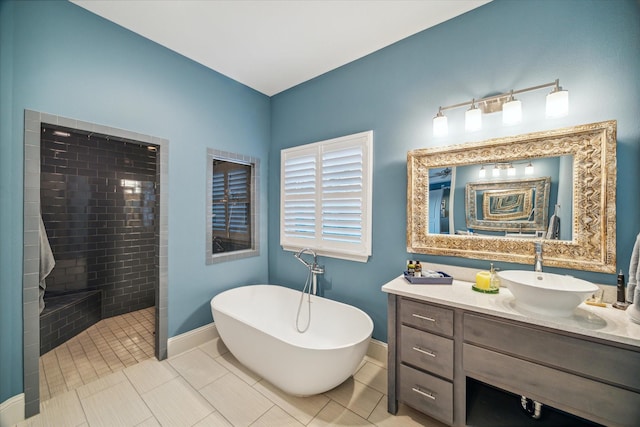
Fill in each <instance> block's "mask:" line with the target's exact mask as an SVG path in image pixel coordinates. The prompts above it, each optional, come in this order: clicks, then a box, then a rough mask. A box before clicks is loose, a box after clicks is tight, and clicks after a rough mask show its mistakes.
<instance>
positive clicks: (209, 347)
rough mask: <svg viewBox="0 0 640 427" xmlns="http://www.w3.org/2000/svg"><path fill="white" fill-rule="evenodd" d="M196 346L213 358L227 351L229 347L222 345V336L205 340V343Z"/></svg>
mask: <svg viewBox="0 0 640 427" xmlns="http://www.w3.org/2000/svg"><path fill="white" fill-rule="evenodd" d="M198 348H199V349H200V350H202V351H204V352H205V353H207V354H208V355H209V356H211V357H213V358H214V359H215V358H216V357H218V356H222V355H223V354H225V353H228V352H229V349H228V348H227V346H226V345H224V342H222V338H220V337H217V338H214V339H212V340H211V341H207V342H206V343H204V344H202V345H200V346H199V347H198Z"/></svg>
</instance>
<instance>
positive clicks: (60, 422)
mask: <svg viewBox="0 0 640 427" xmlns="http://www.w3.org/2000/svg"><path fill="white" fill-rule="evenodd" d="M143 317H144V316H143ZM145 321H146V317H144V319H143V322H142V323H144V322H145ZM114 323H115V324H116V325H120V329H121V330H122V331H120V332H117V331H113V329H112V328H113V325H110V327H109V329H110V330H111V331H112V332H113V335H114V336H115V337H117V336H119V335H120V336H121V337H124V335H126V336H127V337H128V338H129V340H127V339H126V338H125V341H128V342H129V343H131V342H134V343H135V344H136V346H137V347H139V348H140V351H141V353H139V352H137V351H136V350H133V351H129V354H130V356H126V355H125V354H124V353H122V354H118V352H117V351H115V350H114V354H115V356H114V355H111V356H108V357H102V361H99V363H98V364H94V363H91V365H92V366H94V367H93V368H92V369H93V371H92V370H91V369H89V368H87V367H84V365H83V364H82V363H78V362H74V363H75V364H76V365H78V364H80V365H81V367H79V368H78V374H77V375H76V376H75V377H73V378H72V379H70V380H67V379H64V384H65V385H64V387H66V388H67V391H63V388H64V387H63V386H59V387H58V388H56V387H53V389H54V390H57V392H56V393H55V395H54V396H53V397H51V398H50V399H48V400H44V399H43V402H42V404H41V413H40V414H39V415H36V416H35V417H32V418H29V419H28V420H26V421H23V422H22V423H19V424H18V426H19V427H23V426H82V427H84V426H91V427H93V426H109V427H111V426H141V427H142V426H179V427H183V426H195V427H205V426H214V427H215V426H255V427H259V426H260V427H261V426H274V427H282V426H329V425H331V426H380V427H391V426H427V427H441V426H443V424H441V423H439V422H437V421H434V420H433V419H431V418H428V417H426V416H424V415H422V414H420V413H418V412H416V411H414V410H413V409H411V408H409V407H407V406H403V405H401V406H400V410H399V411H398V414H397V415H396V416H393V415H390V414H389V413H387V410H386V407H387V396H386V394H385V393H386V390H387V385H386V380H387V371H386V369H385V366H384V364H383V363H381V362H379V361H377V360H375V359H372V358H369V357H365V359H364V360H363V362H362V363H361V365H360V367H359V369H358V370H357V372H356V373H355V375H353V377H351V378H349V379H348V380H347V381H345V382H344V383H343V384H341V385H340V386H338V387H336V388H335V389H333V390H330V391H328V392H326V393H324V394H320V395H316V396H310V397H304V398H303V397H295V396H290V395H287V394H285V393H283V392H281V391H280V390H278V389H277V388H275V387H274V386H273V385H271V384H270V383H268V382H267V381H265V380H264V379H262V378H260V377H258V376H257V375H256V374H254V373H253V372H251V371H249V370H247V369H246V368H245V367H243V366H242V365H241V364H240V363H239V362H238V361H237V360H236V359H235V357H233V355H231V353H229V352H228V350H227V348H226V347H225V345H224V344H223V343H222V341H221V340H220V339H219V338H216V339H214V340H212V341H209V342H207V343H205V344H203V345H201V346H199V347H197V348H194V349H192V350H190V351H188V352H185V353H182V354H180V355H177V356H174V357H172V358H170V359H168V360H164V361H162V362H159V361H158V360H156V359H155V358H153V357H150V358H149V357H148V358H146V359H145V360H142V361H141V362H140V363H135V362H133V360H135V359H136V355H135V354H137V355H138V356H140V357H141V358H142V354H143V353H144V350H143V349H142V348H143V347H145V346H144V345H142V343H140V342H138V343H136V342H135V341H136V340H135V339H134V338H133V337H132V336H131V335H129V333H128V332H127V331H129V329H128V326H127V325H126V323H124V322H123V321H121V320H120V321H114ZM129 326H130V327H131V328H134V330H135V328H136V327H135V326H133V325H129ZM143 327H144V326H143ZM100 328H102V325H101V326H100V327H98V328H96V329H97V331H95V332H88V333H87V336H88V337H89V338H90V339H91V342H92V343H93V344H91V342H88V341H86V338H85V339H84V341H82V342H83V343H84V344H86V347H85V346H84V345H83V344H79V346H80V348H81V349H82V351H83V352H84V356H82V357H81V358H82V360H86V359H92V358H93V357H95V356H96V354H95V352H96V351H98V348H99V345H98V343H97V342H96V341H95V340H97V339H98V338H96V337H97V336H98V335H96V334H98V332H99V334H100V335H101V336H106V335H109V333H108V332H106V331H105V330H104V329H100ZM116 329H117V328H116ZM150 345H151V344H150ZM70 346H71V348H68V349H67V350H61V352H60V354H61V356H59V355H58V353H55V355H56V358H58V357H59V358H62V359H64V358H65V357H67V356H66V354H67V353H69V354H75V353H79V352H80V350H79V348H76V347H75V345H74V344H71V345H70ZM94 346H95V349H94ZM56 350H58V349H56ZM134 353H135V354H134ZM116 356H117V359H118V360H119V362H117V361H116ZM50 357H51V356H50ZM121 357H122V358H121ZM123 359H124V360H123ZM85 363H87V362H85ZM132 363H133V364H132ZM61 366H62V364H61ZM107 368H108V369H113V372H111V373H107V371H106V370H107ZM61 370H62V367H60V371H61ZM98 371H99V372H103V373H106V374H103V375H99V374H98ZM80 381H82V384H80ZM48 387H49V390H51V388H52V387H51V386H50V385H48ZM50 393H51V391H50Z"/></svg>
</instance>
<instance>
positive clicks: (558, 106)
mask: <svg viewBox="0 0 640 427" xmlns="http://www.w3.org/2000/svg"><path fill="white" fill-rule="evenodd" d="M547 87H553V90H552V91H551V93H549V94H548V95H547V100H546V117H547V118H557V117H563V116H566V115H567V114H568V113H569V92H568V91H566V90H564V89H562V87H561V86H560V80H559V79H556V80H555V81H553V82H550V83H544V84H541V85H538V86H531V87H528V88H525V89H518V90H511V91H509V92H506V93H501V94H500V95H493V96H487V97H485V98H481V99H476V98H473V99H472V100H471V101H466V102H461V103H459V104H453V105H448V106H446V107H440V108H439V109H438V114H436V116H435V117H434V118H433V136H436V137H441V136H446V135H448V122H447V116H445V115H444V113H443V111H444V110H453V109H455V108H460V107H464V106H467V105H470V106H471V107H470V108H469V109H468V110H467V111H466V112H465V130H466V131H467V132H473V131H476V130H478V129H480V128H481V127H482V114H483V113H484V114H489V113H495V112H497V111H502V123H503V124H505V125H513V124H516V123H519V122H521V121H522V102H521V101H520V100H517V99H515V98H514V97H513V95H515V94H518V93H524V92H530V91H533V90H538V89H543V88H547ZM476 104H477V106H476Z"/></svg>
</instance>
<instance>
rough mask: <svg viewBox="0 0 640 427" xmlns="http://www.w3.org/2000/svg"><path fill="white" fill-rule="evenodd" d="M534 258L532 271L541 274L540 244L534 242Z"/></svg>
mask: <svg viewBox="0 0 640 427" xmlns="http://www.w3.org/2000/svg"><path fill="white" fill-rule="evenodd" d="M535 245H536V256H535V258H534V261H533V271H536V272H542V242H536V244H535Z"/></svg>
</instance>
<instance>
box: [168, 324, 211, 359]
mask: <svg viewBox="0 0 640 427" xmlns="http://www.w3.org/2000/svg"><path fill="white" fill-rule="evenodd" d="M219 336H220V335H218V330H217V329H216V326H215V324H214V323H213V322H212V323H209V324H207V325H204V326H200V327H199V328H196V329H192V330H190V331H188V332H185V333H184V334H180V335H176V336H175V337H171V338H169V339H168V340H167V357H169V358H170V357H174V356H177V355H178V354H180V353H184V352H185V351H188V350H191V349H192V348H196V347H197V346H199V345H201V344H204V343H206V342H207V341H211V340H212V339H215V338H218V337H219Z"/></svg>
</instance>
